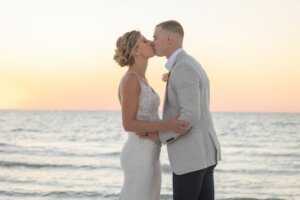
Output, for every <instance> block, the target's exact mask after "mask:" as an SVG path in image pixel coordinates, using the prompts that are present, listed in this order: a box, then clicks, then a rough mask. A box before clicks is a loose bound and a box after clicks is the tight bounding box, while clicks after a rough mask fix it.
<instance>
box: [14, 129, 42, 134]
mask: <svg viewBox="0 0 300 200" xmlns="http://www.w3.org/2000/svg"><path fill="white" fill-rule="evenodd" d="M11 132H22V133H24V132H35V133H38V132H41V130H37V129H23V128H16V129H12V130H11Z"/></svg>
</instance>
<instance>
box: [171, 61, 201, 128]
mask: <svg viewBox="0 0 300 200" xmlns="http://www.w3.org/2000/svg"><path fill="white" fill-rule="evenodd" d="M172 75H173V78H174V81H172V82H171V84H172V87H173V88H174V90H175V93H176V95H177V100H178V105H179V109H180V110H179V112H180V116H179V118H178V119H179V120H184V121H188V122H190V127H192V126H193V125H194V123H195V122H197V121H198V119H200V117H201V110H200V109H201V108H200V99H201V91H200V79H199V75H198V74H197V72H196V71H195V70H194V69H193V67H192V66H191V65H189V64H185V63H181V64H180V65H178V66H176V68H174V70H173V71H172Z"/></svg>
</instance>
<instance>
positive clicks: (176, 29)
mask: <svg viewBox="0 0 300 200" xmlns="http://www.w3.org/2000/svg"><path fill="white" fill-rule="evenodd" d="M156 27H161V28H162V29H164V30H167V31H170V32H173V33H176V34H178V35H179V36H181V37H182V38H183V36H184V31H183V28H182V26H181V24H180V23H179V22H177V21H175V20H168V21H165V22H161V23H159V24H157V25H156Z"/></svg>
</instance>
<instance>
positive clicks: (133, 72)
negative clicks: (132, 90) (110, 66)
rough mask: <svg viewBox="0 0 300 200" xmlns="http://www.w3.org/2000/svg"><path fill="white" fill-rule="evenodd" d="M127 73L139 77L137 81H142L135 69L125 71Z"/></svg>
mask: <svg viewBox="0 0 300 200" xmlns="http://www.w3.org/2000/svg"><path fill="white" fill-rule="evenodd" d="M127 74H134V75H135V76H136V77H137V78H138V79H139V81H140V82H142V80H141V77H140V76H139V75H138V74H137V73H136V72H135V71H130V72H127Z"/></svg>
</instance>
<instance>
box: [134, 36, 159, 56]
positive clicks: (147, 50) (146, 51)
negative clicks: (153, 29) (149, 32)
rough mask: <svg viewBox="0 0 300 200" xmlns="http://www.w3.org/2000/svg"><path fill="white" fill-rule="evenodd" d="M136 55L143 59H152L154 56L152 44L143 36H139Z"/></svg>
mask: <svg viewBox="0 0 300 200" xmlns="http://www.w3.org/2000/svg"><path fill="white" fill-rule="evenodd" d="M136 54H137V55H139V56H142V57H145V58H150V57H153V56H154V55H155V54H154V51H153V46H152V42H151V41H150V40H147V39H146V38H145V37H144V36H141V37H140V38H139V39H138V41H137V49H136Z"/></svg>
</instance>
